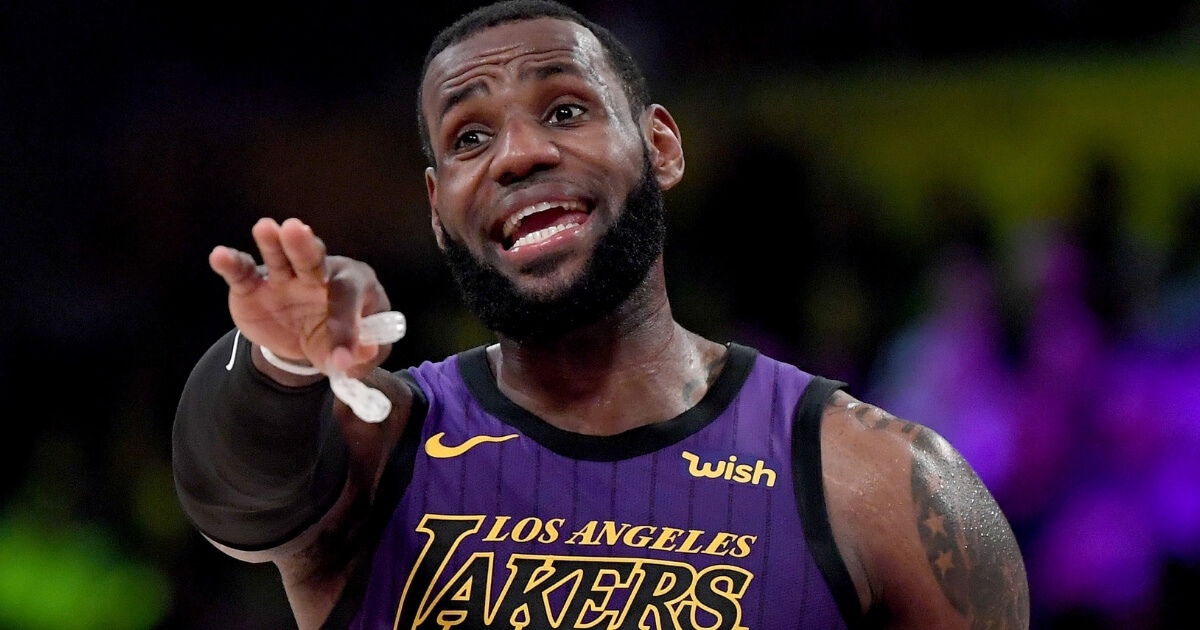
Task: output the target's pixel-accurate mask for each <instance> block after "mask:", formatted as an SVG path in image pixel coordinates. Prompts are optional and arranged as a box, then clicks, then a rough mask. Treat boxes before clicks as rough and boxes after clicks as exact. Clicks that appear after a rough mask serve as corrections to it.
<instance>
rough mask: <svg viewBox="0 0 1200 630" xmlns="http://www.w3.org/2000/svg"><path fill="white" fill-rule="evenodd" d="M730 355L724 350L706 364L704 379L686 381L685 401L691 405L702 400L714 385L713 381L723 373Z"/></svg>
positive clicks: (684, 388) (684, 387) (684, 389)
mask: <svg viewBox="0 0 1200 630" xmlns="http://www.w3.org/2000/svg"><path fill="white" fill-rule="evenodd" d="M728 356H729V353H728V352H722V353H720V354H719V355H717V356H716V357H715V358H714V359H713V360H712V361H709V362H708V363H707V364H705V366H704V379H703V380H701V379H698V378H696V379H692V380H690V381H688V382H687V383H684V385H683V402H685V403H687V404H689V405H694V404H696V403H698V402H700V399H701V398H703V397H704V394H705V393H707V392H708V388H709V387H712V384H713V381H715V380H717V376H719V375H720V374H721V368H723V367H725V360H726V358H728Z"/></svg>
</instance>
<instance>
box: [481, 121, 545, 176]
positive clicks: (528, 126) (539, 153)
mask: <svg viewBox="0 0 1200 630" xmlns="http://www.w3.org/2000/svg"><path fill="white" fill-rule="evenodd" d="M550 133H551V130H550V129H547V128H546V127H545V126H544V125H542V123H541V121H540V120H536V119H534V118H532V117H529V116H520V115H518V116H511V117H509V118H508V120H506V121H505V123H504V127H503V128H501V129H500V131H499V133H498V134H497V136H496V139H495V143H496V145H495V146H496V151H495V154H494V155H493V157H492V162H491V164H490V165H489V168H488V174H489V175H490V176H491V178H492V179H493V180H494V181H496V182H498V183H499V184H501V185H508V184H511V183H513V182H517V181H520V180H522V179H525V178H526V177H529V176H530V175H533V174H534V173H537V172H538V171H543V170H546V169H549V168H552V167H554V166H555V165H557V164H558V163H559V162H560V161H561V159H562V156H561V155H560V154H559V151H558V146H557V145H556V144H555V143H554V142H553V139H552V138H551V137H550Z"/></svg>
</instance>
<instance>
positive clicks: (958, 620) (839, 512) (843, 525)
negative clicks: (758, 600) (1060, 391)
mask: <svg viewBox="0 0 1200 630" xmlns="http://www.w3.org/2000/svg"><path fill="white" fill-rule="evenodd" d="M821 451H822V459H823V469H824V470H823V473H824V478H825V487H826V500H827V502H828V508H829V518H830V525H831V527H832V529H833V533H834V538H835V540H836V542H837V545H838V548H839V550H840V551H841V552H842V555H843V558H844V560H845V562H846V565H847V569H848V570H849V572H850V574H851V576H852V579H853V580H854V582H855V587H856V589H857V590H858V594H859V599H860V602H861V603H862V604H863V608H864V610H865V611H867V612H868V614H870V615H871V616H872V617H873V618H875V617H879V618H886V619H889V620H890V621H889V623H888V627H895V628H907V627H914V628H915V627H924V628H960V627H962V628H966V627H995V628H1010V629H1011V628H1020V629H1024V628H1027V627H1028V623H1029V621H1028V618H1029V599H1028V586H1027V584H1026V577H1025V568H1024V563H1023V561H1022V558H1021V553H1020V549H1019V548H1018V546H1017V543H1016V540H1015V537H1014V536H1013V533H1012V530H1011V528H1010V527H1009V524H1008V521H1007V520H1006V519H1005V517H1004V514H1003V513H1002V512H1001V510H1000V508H999V506H998V505H997V504H996V502H995V499H994V498H993V497H992V495H991V493H990V492H989V491H988V489H987V488H986V486H985V485H984V484H983V482H982V481H981V480H980V479H979V477H978V476H977V475H976V474H975V472H974V471H973V470H972V469H971V466H970V465H969V464H968V463H967V462H966V460H964V459H963V457H962V456H961V455H960V454H959V453H958V451H957V450H955V449H954V447H953V446H951V445H950V444H949V443H948V442H947V441H946V440H945V439H944V438H943V437H942V436H941V435H939V434H938V433H937V432H935V431H934V430H932V429H930V428H929V427H926V426H923V425H921V424H918V423H916V422H913V421H909V420H906V419H902V418H898V417H896V416H894V415H892V414H891V413H888V412H887V411H885V410H883V409H881V408H879V407H877V406H875V405H872V404H869V403H865V402H862V401H860V400H857V399H855V398H854V397H852V396H850V395H849V394H847V393H845V392H841V391H839V392H836V393H835V394H834V395H833V396H832V397H831V398H830V399H829V401H828V403H827V404H826V407H825V410H824V415H823V417H822V421H821ZM980 622H983V623H980ZM988 623H990V624H992V625H986V624H988Z"/></svg>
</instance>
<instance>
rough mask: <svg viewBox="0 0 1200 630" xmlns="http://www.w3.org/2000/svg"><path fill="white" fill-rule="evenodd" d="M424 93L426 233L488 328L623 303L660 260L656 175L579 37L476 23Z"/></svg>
mask: <svg viewBox="0 0 1200 630" xmlns="http://www.w3.org/2000/svg"><path fill="white" fill-rule="evenodd" d="M422 93H423V98H422V111H423V112H424V115H425V120H426V123H427V125H428V128H429V132H430V140H431V145H432V148H433V153H434V156H435V160H436V168H431V169H429V170H427V171H426V182H427V184H428V186H429V197H430V204H431V206H432V208H433V223H434V230H435V233H436V235H437V236H438V240H439V244H441V245H442V247H443V248H444V249H445V250H446V252H447V254H448V259H449V261H450V263H451V268H452V269H453V270H454V272H455V276H456V279H457V280H458V281H459V283H460V286H462V288H463V289H464V292H465V293H466V295H465V296H464V297H465V298H466V299H467V302H468V304H469V305H471V306H472V309H473V310H475V311H476V312H477V314H480V316H481V317H482V318H483V319H484V323H485V324H486V325H488V326H489V327H490V328H492V329H494V330H497V331H498V332H501V333H505V334H509V335H510V336H515V337H518V338H521V337H529V336H537V335H538V334H553V332H555V331H553V330H547V329H546V325H550V324H552V323H553V322H555V321H557V322H558V323H559V324H560V325H567V324H568V322H571V323H573V324H574V325H579V324H581V323H587V320H589V319H591V320H594V319H597V318H598V317H599V316H601V315H603V314H604V313H606V312H608V311H610V310H612V308H613V307H615V306H616V305H617V304H619V303H620V301H622V300H624V299H625V298H626V297H628V295H629V293H630V292H632V290H633V289H634V288H635V287H636V286H637V284H639V283H640V282H641V281H642V279H643V278H644V277H645V275H646V272H647V271H648V270H649V268H650V266H651V265H652V264H653V262H654V260H656V259H657V258H658V256H659V254H660V253H661V247H662V235H661V231H662V230H661V224H662V218H661V212H662V208H661V190H660V185H662V184H663V181H662V180H663V178H662V176H661V175H660V174H659V173H658V172H657V171H656V169H655V168H653V167H652V160H651V158H650V152H649V149H648V146H647V143H646V141H645V139H644V137H643V135H642V129H641V126H640V124H639V121H635V120H634V119H633V118H632V115H631V114H630V110H629V105H628V102H627V100H626V98H625V95H624V91H623V89H622V84H621V82H620V80H619V79H618V78H617V76H616V75H615V73H614V72H613V71H612V70H611V69H610V67H609V65H608V62H607V60H606V58H605V54H604V51H603V49H602V47H601V45H600V43H599V41H598V40H596V38H595V36H594V35H592V33H591V32H590V31H588V30H587V29H585V28H583V27H581V26H579V25H577V24H575V23H573V22H569V21H564V20H557V19H549V18H544V19H537V20H529V21H523V22H515V23H510V24H502V25H499V26H496V27H492V28H489V29H486V30H484V31H481V32H479V33H477V34H475V35H473V36H471V37H470V38H468V39H466V40H464V41H462V42H460V43H458V44H455V45H453V46H451V47H449V48H447V49H446V50H444V51H442V52H441V53H440V54H439V55H437V56H436V57H435V58H434V60H433V62H432V63H431V64H430V66H429V70H428V72H427V74H426V77H425V81H424V84H423V90H422ZM667 119H668V120H669V116H667ZM671 125H673V122H672V123H671ZM676 135H677V131H676ZM672 183H674V180H670V181H668V182H667V185H669V184H672ZM627 201H628V202H630V203H631V204H634V205H635V206H636V208H637V210H638V211H637V212H630V213H628V214H629V215H630V216H625V215H626V214H627V213H626V202H627ZM656 213H657V215H656ZM623 217H624V218H625V219H626V220H625V221H623V222H622V221H619V220H620V219H622V218H623ZM614 225H620V227H621V229H619V230H616V231H614V230H613V226H614ZM618 232H619V233H620V234H619V235H618ZM642 232H644V235H643V236H644V237H638V235H639V234H640V233H642ZM648 248H649V249H648ZM647 259H648V260H647ZM630 263H636V264H633V265H631V264H630ZM614 274H616V275H618V276H629V275H631V274H632V275H633V276H636V277H632V278H629V277H613V276H614ZM601 289H605V290H606V291H601ZM614 292H615V293H614ZM601 293H607V294H606V295H601ZM570 305H574V306H570ZM566 307H569V308H566ZM564 308H566V310H563V309H564ZM580 309H584V310H587V311H589V312H588V313H579V312H578V311H579V310H580ZM502 311H503V312H502ZM594 311H599V312H594ZM539 313H540V314H541V316H538V314H539ZM521 320H525V321H526V324H524V325H518V324H517V322H519V321H521ZM536 322H540V323H536ZM514 326H517V327H518V328H520V330H517V329H514V328H513V327H514ZM530 326H533V328H532V329H531V328H530ZM506 328H508V329H506ZM551 328H557V326H551Z"/></svg>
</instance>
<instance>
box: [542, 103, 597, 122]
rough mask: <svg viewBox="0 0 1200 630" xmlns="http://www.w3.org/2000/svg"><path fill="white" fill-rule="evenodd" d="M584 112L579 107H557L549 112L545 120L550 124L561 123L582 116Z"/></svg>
mask: <svg viewBox="0 0 1200 630" xmlns="http://www.w3.org/2000/svg"><path fill="white" fill-rule="evenodd" d="M586 111H587V110H586V109H584V108H583V107H582V106H580V105H557V106H555V107H554V109H552V110H550V116H549V117H548V118H547V119H548V120H549V121H550V122H552V123H563V122H567V121H568V120H571V119H572V118H576V117H579V116H582V115H583V114H584V112H586Z"/></svg>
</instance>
